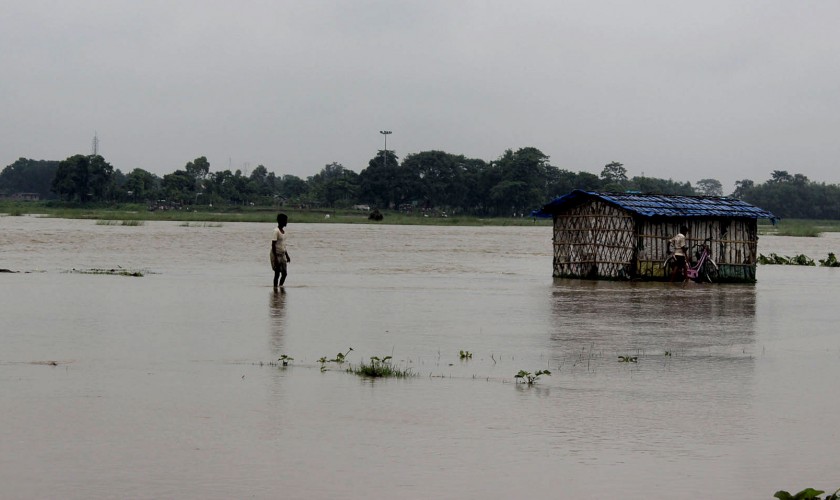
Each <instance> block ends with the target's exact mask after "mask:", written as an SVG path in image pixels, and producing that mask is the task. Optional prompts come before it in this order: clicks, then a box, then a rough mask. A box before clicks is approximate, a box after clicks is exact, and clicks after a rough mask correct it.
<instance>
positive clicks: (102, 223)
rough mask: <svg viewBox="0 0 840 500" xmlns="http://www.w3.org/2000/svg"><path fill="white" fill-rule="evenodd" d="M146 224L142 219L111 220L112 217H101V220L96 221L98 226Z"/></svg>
mask: <svg viewBox="0 0 840 500" xmlns="http://www.w3.org/2000/svg"><path fill="white" fill-rule="evenodd" d="M145 224H146V223H145V222H144V221H142V220H123V221H117V220H111V219H108V220H102V219H100V220H98V221H96V225H97V226H143V225H145Z"/></svg>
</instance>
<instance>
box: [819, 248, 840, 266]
mask: <svg viewBox="0 0 840 500" xmlns="http://www.w3.org/2000/svg"><path fill="white" fill-rule="evenodd" d="M820 265H821V266H823V267H840V262H838V261H837V256H836V255H834V252H828V257H826V258H825V259H820Z"/></svg>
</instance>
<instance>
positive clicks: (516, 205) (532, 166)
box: [490, 147, 550, 214]
mask: <svg viewBox="0 0 840 500" xmlns="http://www.w3.org/2000/svg"><path fill="white" fill-rule="evenodd" d="M548 159H549V157H548V156H547V155H545V154H543V152H542V151H540V150H539V149H537V148H534V147H525V148H520V149H518V150H517V151H515V152H514V151H511V150H510V149H508V150H507V151H505V153H504V154H503V155H502V156H501V157H499V159H498V160H496V161H495V162H494V166H495V167H496V168H498V174H499V176H500V180H499V182H498V183H497V184H496V185H495V186H493V187H492V188H491V190H490V199H491V200H492V201H493V204H494V208H495V211H496V213H498V214H506V213H507V212H508V211H511V212H513V213H526V212H530V211H531V210H532V209H534V208H536V207H540V206H542V205H543V203H545V201H546V199H548V197H549V196H550V195H549V188H550V186H549V180H550V176H549V163H548Z"/></svg>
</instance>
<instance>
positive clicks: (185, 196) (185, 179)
mask: <svg viewBox="0 0 840 500" xmlns="http://www.w3.org/2000/svg"><path fill="white" fill-rule="evenodd" d="M161 190H162V191H163V195H164V196H165V197H166V199H168V200H170V201H176V202H179V203H187V204H191V203H193V201H194V200H195V197H196V196H195V194H196V190H195V178H194V177H193V176H192V175H190V174H189V173H188V172H187V171H186V170H176V171H174V172H172V173H171V174H166V175H164V176H163V181H161Z"/></svg>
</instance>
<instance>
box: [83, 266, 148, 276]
mask: <svg viewBox="0 0 840 500" xmlns="http://www.w3.org/2000/svg"><path fill="white" fill-rule="evenodd" d="M71 272H73V273H76V274H107V275H110V276H131V277H133V278H142V277H143V273H142V272H141V271H131V270H129V269H123V268H119V269H73V270H72V271H71Z"/></svg>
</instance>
